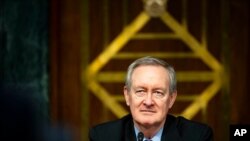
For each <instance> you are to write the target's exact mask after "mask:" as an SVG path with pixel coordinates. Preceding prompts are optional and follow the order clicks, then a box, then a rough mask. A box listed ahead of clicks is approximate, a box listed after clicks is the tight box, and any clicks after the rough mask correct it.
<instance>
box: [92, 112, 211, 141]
mask: <svg viewBox="0 0 250 141" xmlns="http://www.w3.org/2000/svg"><path fill="white" fill-rule="evenodd" d="M89 139H90V141H137V140H136V135H135V131H134V125H133V120H132V116H131V115H127V116H125V117H123V118H121V119H119V120H116V121H111V122H107V123H103V124H100V125H97V126H95V127H94V128H92V129H90V132H89ZM212 140H213V132H212V129H211V128H210V127H208V126H207V125H205V124H201V123H197V122H193V121H190V120H187V119H185V118H183V117H174V116H172V115H168V116H167V120H166V123H165V125H164V129H163V133H162V137H161V141H212Z"/></svg>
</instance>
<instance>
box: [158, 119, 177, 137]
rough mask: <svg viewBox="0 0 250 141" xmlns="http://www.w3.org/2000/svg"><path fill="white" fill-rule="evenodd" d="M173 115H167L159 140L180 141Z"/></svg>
mask: <svg viewBox="0 0 250 141" xmlns="http://www.w3.org/2000/svg"><path fill="white" fill-rule="evenodd" d="M175 120H176V119H175V117H174V116H172V115H168V116H167V119H166V122H165V125H164V129H163V133H162V136H161V141H181V136H180V134H179V132H178V129H177V127H176V121H175Z"/></svg>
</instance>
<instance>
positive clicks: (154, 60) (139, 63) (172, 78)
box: [125, 56, 177, 94]
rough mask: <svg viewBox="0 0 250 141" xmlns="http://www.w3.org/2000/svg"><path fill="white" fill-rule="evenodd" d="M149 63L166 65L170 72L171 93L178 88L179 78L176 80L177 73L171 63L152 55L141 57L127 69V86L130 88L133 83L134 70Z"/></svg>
mask: <svg viewBox="0 0 250 141" xmlns="http://www.w3.org/2000/svg"><path fill="white" fill-rule="evenodd" d="M147 65H153V66H162V67H164V68H165V69H166V71H167V72H168V74H169V80H170V84H169V88H170V94H171V93H173V92H174V91H176V90H177V80H176V74H175V70H174V68H173V67H172V66H171V65H169V64H168V63H167V62H165V61H163V60H161V59H158V58H154V57H150V56H147V57H143V58H139V59H137V60H135V61H134V62H133V63H131V64H130V65H129V67H128V70H127V75H126V80H125V86H126V87H127V88H128V89H129V90H130V88H131V85H132V81H131V77H132V73H133V72H134V70H135V69H136V68H137V67H139V66H147Z"/></svg>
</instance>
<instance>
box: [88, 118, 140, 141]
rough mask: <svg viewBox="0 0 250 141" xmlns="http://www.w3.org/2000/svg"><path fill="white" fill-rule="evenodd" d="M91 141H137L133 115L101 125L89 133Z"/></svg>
mask: <svg viewBox="0 0 250 141" xmlns="http://www.w3.org/2000/svg"><path fill="white" fill-rule="evenodd" d="M89 139H90V141H136V136H135V132H134V126H133V120H132V116H131V115H127V116H125V117H123V118H121V119H118V120H115V121H110V122H106V123H103V124H99V125H97V126H95V127H93V128H92V129H90V131H89Z"/></svg>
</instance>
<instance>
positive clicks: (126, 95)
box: [123, 86, 129, 106]
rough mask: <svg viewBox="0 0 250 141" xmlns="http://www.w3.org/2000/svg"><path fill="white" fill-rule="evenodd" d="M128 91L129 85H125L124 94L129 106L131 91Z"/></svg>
mask: <svg viewBox="0 0 250 141" xmlns="http://www.w3.org/2000/svg"><path fill="white" fill-rule="evenodd" d="M128 91H129V90H128V88H127V86H124V88H123V94H124V98H125V101H126V104H127V106H129V92H128Z"/></svg>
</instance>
